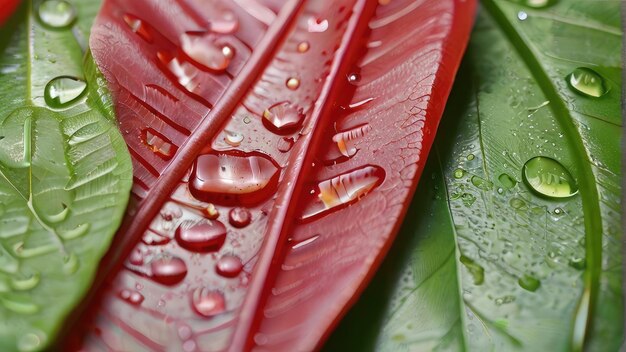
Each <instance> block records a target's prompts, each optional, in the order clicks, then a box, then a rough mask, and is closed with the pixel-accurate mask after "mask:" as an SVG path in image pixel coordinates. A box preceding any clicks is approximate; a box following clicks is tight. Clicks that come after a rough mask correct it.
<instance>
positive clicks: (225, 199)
mask: <svg viewBox="0 0 626 352" xmlns="http://www.w3.org/2000/svg"><path fill="white" fill-rule="evenodd" d="M279 174H280V172H279V169H278V166H277V165H276V164H275V163H274V162H273V161H272V160H271V159H269V158H268V157H266V156H265V155H263V154H260V153H239V152H238V153H229V154H226V153H225V154H204V155H201V156H199V157H198V158H197V159H196V162H195V164H194V167H193V170H192V174H191V178H190V180H189V190H190V191H191V193H192V195H193V196H194V197H196V198H198V199H200V200H202V201H205V202H211V203H218V204H227V205H234V204H244V205H249V204H255V203H258V202H260V201H262V200H264V199H266V198H267V197H269V196H270V195H271V194H273V193H274V190H275V188H276V187H277V185H278V176H279Z"/></svg>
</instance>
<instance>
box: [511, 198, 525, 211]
mask: <svg viewBox="0 0 626 352" xmlns="http://www.w3.org/2000/svg"><path fill="white" fill-rule="evenodd" d="M509 204H510V205H511V208H513V209H517V210H526V209H528V206H527V205H526V202H525V201H524V200H523V199H520V198H511V200H510V201H509Z"/></svg>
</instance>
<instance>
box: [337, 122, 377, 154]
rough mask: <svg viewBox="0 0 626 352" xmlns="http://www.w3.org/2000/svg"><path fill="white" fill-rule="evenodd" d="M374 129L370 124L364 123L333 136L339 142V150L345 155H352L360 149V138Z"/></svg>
mask: <svg viewBox="0 0 626 352" xmlns="http://www.w3.org/2000/svg"><path fill="white" fill-rule="evenodd" d="M371 130H372V128H371V127H370V125H367V124H366V125H362V126H358V127H355V128H353V129H351V130H348V131H345V132H339V133H337V134H336V135H334V136H333V142H335V143H337V148H338V149H339V152H340V153H341V155H343V156H344V157H348V158H349V157H352V156H354V155H355V154H356V152H357V151H358V149H357V148H356V144H357V142H358V140H359V139H361V138H363V137H365V135H366V134H367V133H369V132H370V131H371Z"/></svg>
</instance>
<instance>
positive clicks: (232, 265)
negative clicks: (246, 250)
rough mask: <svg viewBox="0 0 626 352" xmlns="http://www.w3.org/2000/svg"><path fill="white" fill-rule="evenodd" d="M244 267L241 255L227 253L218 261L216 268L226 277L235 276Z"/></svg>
mask: <svg viewBox="0 0 626 352" xmlns="http://www.w3.org/2000/svg"><path fill="white" fill-rule="evenodd" d="M242 269H243V263H242V262H241V259H239V257H236V256H234V255H225V256H223V257H221V258H220V260H218V261H217V264H216V265H215V270H216V271H217V273H218V274H220V275H222V276H224V277H235V276H237V275H239V273H240V272H241V270H242Z"/></svg>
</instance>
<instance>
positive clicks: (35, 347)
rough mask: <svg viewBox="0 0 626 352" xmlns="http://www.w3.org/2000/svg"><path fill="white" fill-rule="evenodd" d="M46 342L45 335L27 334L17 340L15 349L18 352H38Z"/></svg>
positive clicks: (38, 333)
mask: <svg viewBox="0 0 626 352" xmlns="http://www.w3.org/2000/svg"><path fill="white" fill-rule="evenodd" d="M45 341H46V335H45V334H44V333H43V332H41V331H37V332H29V333H26V334H24V335H22V336H21V337H20V338H19V339H18V340H17V349H18V350H19V351H20V352H31V351H39V350H41V347H42V345H43V343H44V342H45Z"/></svg>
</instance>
